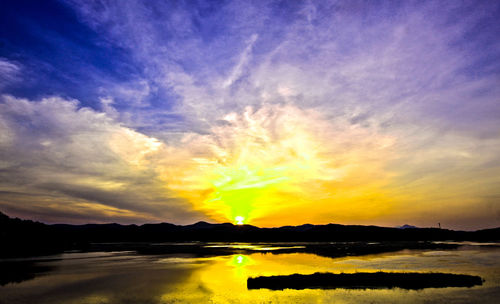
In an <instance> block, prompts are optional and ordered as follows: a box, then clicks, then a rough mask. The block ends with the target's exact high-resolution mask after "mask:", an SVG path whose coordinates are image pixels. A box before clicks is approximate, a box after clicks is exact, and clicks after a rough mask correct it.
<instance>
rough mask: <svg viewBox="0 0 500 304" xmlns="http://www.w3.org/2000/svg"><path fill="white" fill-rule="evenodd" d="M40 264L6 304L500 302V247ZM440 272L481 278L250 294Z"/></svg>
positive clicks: (5, 294) (4, 297) (5, 289)
mask: <svg viewBox="0 0 500 304" xmlns="http://www.w3.org/2000/svg"><path fill="white" fill-rule="evenodd" d="M58 258H59V260H55V259H54V258H52V259H46V260H43V261H39V262H37V264H38V265H41V266H47V267H53V268H51V269H50V270H49V271H47V272H44V273H39V274H38V276H36V277H35V278H34V279H31V280H28V281H23V282H20V283H10V284H7V285H5V286H2V287H0V303H2V304H4V303H5V304H7V303H42V304H44V303H62V304H69V303H70V304H79V303H109V304H115V303H116V304H118V303H155V304H156V303H209V302H213V303H263V302H265V303H268V302H270V303H373V302H375V303H377V302H380V303H386V302H405V303H424V302H433V303H439V302H441V303H450V302H453V303H471V302H477V300H478V299H481V302H482V303H495V302H496V300H497V299H499V298H500V265H499V262H498V261H499V260H500V249H499V248H484V247H477V246H476V247H473V248H472V247H470V246H469V247H467V248H466V249H462V250H454V251H411V250H406V251H402V252H397V253H387V254H373V255H366V256H362V257H344V258H336V259H331V258H326V257H320V256H317V255H313V254H306V253H291V254H280V255H275V254H271V253H265V254H263V253H258V252H257V253H251V254H235V255H229V256H218V257H203V258H197V257H193V256H171V255H161V256H142V255H136V254H133V253H93V254H89V255H85V254H74V253H70V254H65V255H62V256H59V257H58ZM379 270H383V271H402V270H411V271H417V272H418V271H423V272H428V271H435V272H438V271H439V272H448V273H465V274H471V275H479V276H481V277H483V278H484V279H485V280H486V281H485V283H484V285H482V286H478V287H472V288H445V289H434V288H430V289H424V290H420V291H406V290H401V289H391V290H346V289H335V290H317V289H316V290H313V289H305V290H289V289H286V290H283V291H271V290H248V289H247V286H246V281H247V278H248V277H257V276H271V275H289V274H293V273H301V274H312V273H315V272H333V273H340V272H346V273H354V272H357V271H359V272H376V271H379Z"/></svg>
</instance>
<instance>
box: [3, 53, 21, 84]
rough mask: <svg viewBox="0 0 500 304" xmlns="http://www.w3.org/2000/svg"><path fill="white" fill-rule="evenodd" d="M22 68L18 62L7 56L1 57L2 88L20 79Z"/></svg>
mask: <svg viewBox="0 0 500 304" xmlns="http://www.w3.org/2000/svg"><path fill="white" fill-rule="evenodd" d="M20 74H21V68H20V66H19V65H18V64H16V63H14V62H11V61H9V60H7V59H5V58H0V89H2V88H3V87H5V86H7V85H8V84H9V83H11V82H14V81H17V80H19V76H20Z"/></svg>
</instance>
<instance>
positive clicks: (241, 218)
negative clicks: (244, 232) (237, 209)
mask: <svg viewBox="0 0 500 304" xmlns="http://www.w3.org/2000/svg"><path fill="white" fill-rule="evenodd" d="M234 219H235V220H236V225H243V221H244V220H245V218H244V217H242V216H237V217H235V218H234Z"/></svg>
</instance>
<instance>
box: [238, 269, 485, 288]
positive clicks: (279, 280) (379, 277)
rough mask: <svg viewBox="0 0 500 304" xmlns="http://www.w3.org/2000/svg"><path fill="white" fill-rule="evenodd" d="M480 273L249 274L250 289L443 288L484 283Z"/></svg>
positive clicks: (248, 286)
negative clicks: (251, 276) (475, 274)
mask: <svg viewBox="0 0 500 304" xmlns="http://www.w3.org/2000/svg"><path fill="white" fill-rule="evenodd" d="M482 284H483V279H482V278H481V277H479V276H471V275H465V274H451V273H436V272H432V273H419V272H400V273H397V272H382V271H380V272H375V273H363V272H360V273H340V274H333V273H318V272H317V273H314V274H310V275H302V274H292V275H282V276H269V277H265V276H262V277H256V278H248V280H247V288H248V289H261V288H266V289H271V290H283V289H306V288H309V289H333V288H345V289H379V288H402V289H413V290H418V289H423V288H444V287H472V286H476V285H482Z"/></svg>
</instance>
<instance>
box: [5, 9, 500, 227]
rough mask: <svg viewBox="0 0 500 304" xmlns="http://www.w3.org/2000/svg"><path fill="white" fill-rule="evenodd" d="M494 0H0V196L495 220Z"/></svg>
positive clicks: (229, 212) (327, 215) (220, 215)
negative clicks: (0, 0)
mask: <svg viewBox="0 0 500 304" xmlns="http://www.w3.org/2000/svg"><path fill="white" fill-rule="evenodd" d="M499 33H500V2H498V1H451V0H449V1H271V0H267V1H238V0H228V1H201V0H200V1H135V0H128V1H107V0H100V1H92V0H81V1H79V0H61V1H55V0H46V1H35V0H33V1H25V0H4V1H2V2H1V3H0V211H2V212H4V213H6V214H8V215H10V216H16V217H21V218H26V219H33V220H38V221H42V222H46V223H73V224H82V223H109V222H118V223H123V224H130V223H136V224H141V223H148V222H151V223H154V222H171V223H176V224H190V223H193V222H196V221H200V220H204V221H208V222H232V223H245V224H252V225H257V226H261V227H277V226H283V225H300V224H304V223H312V224H326V223H339V224H362V225H382V226H391V227H393V226H399V225H403V224H411V225H416V226H419V227H436V226H437V225H438V223H441V226H442V227H444V228H451V229H465V230H471V229H481V228H491V227H497V226H500V39H499Z"/></svg>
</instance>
